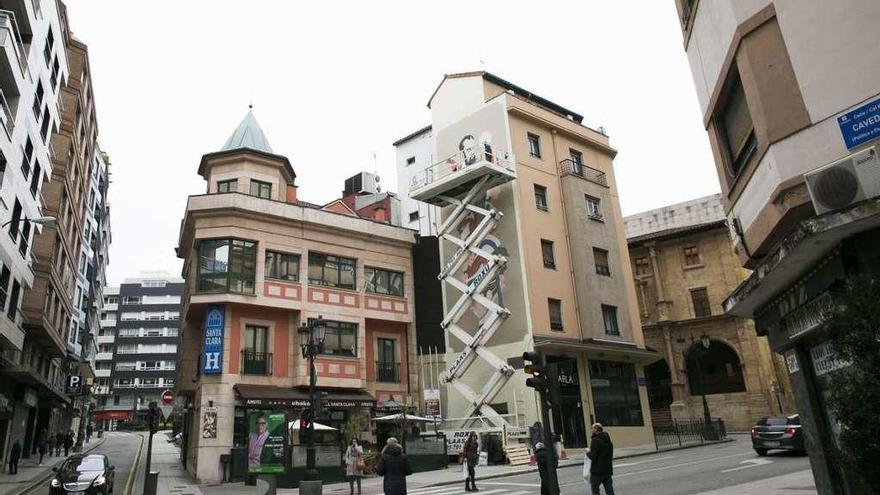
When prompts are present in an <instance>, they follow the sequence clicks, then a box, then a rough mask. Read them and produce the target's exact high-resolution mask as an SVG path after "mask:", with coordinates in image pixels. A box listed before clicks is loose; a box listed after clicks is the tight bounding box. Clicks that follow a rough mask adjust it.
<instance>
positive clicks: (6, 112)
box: [0, 89, 15, 138]
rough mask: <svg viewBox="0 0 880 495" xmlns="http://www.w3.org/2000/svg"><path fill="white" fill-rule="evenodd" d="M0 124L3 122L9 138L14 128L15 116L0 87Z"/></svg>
mask: <svg viewBox="0 0 880 495" xmlns="http://www.w3.org/2000/svg"><path fill="white" fill-rule="evenodd" d="M0 124H3V129H4V130H5V131H6V136H7V137H9V138H11V137H12V131H13V129H14V128H15V117H14V116H13V115H12V109H11V108H9V102H8V101H6V95H4V94H3V90H2V89H0Z"/></svg>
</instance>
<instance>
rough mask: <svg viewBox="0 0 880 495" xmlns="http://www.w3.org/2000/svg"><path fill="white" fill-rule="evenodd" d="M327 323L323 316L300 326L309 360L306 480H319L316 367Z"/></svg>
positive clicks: (305, 353)
mask: <svg viewBox="0 0 880 495" xmlns="http://www.w3.org/2000/svg"><path fill="white" fill-rule="evenodd" d="M326 328H327V327H326V324H325V323H324V320H323V318H322V317H321V316H318V318H316V319H314V320H311V319H310V320H308V321H307V322H305V323H302V324H300V326H299V338H300V344H299V346H300V348H301V349H302V355H303V357H304V358H308V360H309V403H310V404H311V405H310V408H309V425H308V433H307V437H308V438H307V440H306V472H305V476H304V477H303V478H304V479H305V480H306V481H317V480H318V471H317V469H315V411H316V410H317V407H316V405H317V400H316V398H315V387H316V385H317V382H318V373H317V370H316V369H315V356H317V355H318V354H319V353H320V352H321V351H323V349H324V332H325V330H326Z"/></svg>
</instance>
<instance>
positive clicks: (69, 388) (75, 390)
mask: <svg viewBox="0 0 880 495" xmlns="http://www.w3.org/2000/svg"><path fill="white" fill-rule="evenodd" d="M82 391H83V379H82V377H81V376H78V375H70V376H68V377H67V382H66V383H65V386H64V392H65V393H66V394H67V395H82Z"/></svg>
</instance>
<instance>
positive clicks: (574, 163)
mask: <svg viewBox="0 0 880 495" xmlns="http://www.w3.org/2000/svg"><path fill="white" fill-rule="evenodd" d="M568 156H570V157H571V168H572V172H574V173H575V174H577V175H582V174H583V173H584V154H583V153H581V152H580V151H578V150H573V149H571V148H569V149H568Z"/></svg>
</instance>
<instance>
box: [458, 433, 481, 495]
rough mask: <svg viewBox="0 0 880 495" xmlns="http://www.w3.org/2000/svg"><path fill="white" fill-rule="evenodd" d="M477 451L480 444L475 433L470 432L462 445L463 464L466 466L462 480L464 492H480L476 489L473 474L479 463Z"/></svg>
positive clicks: (474, 474)
mask: <svg viewBox="0 0 880 495" xmlns="http://www.w3.org/2000/svg"><path fill="white" fill-rule="evenodd" d="M479 450H480V443H479V439H478V437H477V432H475V431H472V432H471V434H470V435H468V439H467V441H466V442H465V443H464V450H463V451H462V458H463V459H464V463H463V464H466V465H467V477H465V479H464V491H466V492H478V491H480V490H478V489H477V482H476V472H475V468H476V467H477V463H478V462H479V461H480V452H479Z"/></svg>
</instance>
